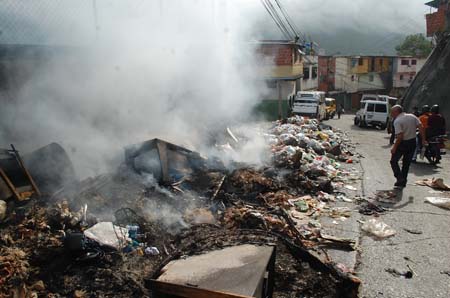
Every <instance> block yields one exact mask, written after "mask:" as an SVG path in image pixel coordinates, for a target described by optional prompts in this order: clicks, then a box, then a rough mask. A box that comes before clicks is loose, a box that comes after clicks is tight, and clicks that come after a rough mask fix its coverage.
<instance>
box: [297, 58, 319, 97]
mask: <svg viewBox="0 0 450 298" xmlns="http://www.w3.org/2000/svg"><path fill="white" fill-rule="evenodd" d="M305 68H309V78H308V79H302V83H301V90H302V91H306V90H317V88H319V57H318V56H305V57H304V58H303V69H305ZM313 68H315V69H316V77H315V78H313ZM303 75H305V73H303Z"/></svg>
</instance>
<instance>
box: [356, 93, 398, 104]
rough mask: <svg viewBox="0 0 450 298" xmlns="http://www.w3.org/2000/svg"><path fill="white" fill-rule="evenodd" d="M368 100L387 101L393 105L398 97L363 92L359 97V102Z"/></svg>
mask: <svg viewBox="0 0 450 298" xmlns="http://www.w3.org/2000/svg"><path fill="white" fill-rule="evenodd" d="M369 100H374V101H384V102H388V103H389V105H390V106H395V105H396V104H397V103H398V98H396V97H391V96H389V95H377V94H364V95H363V97H362V98H361V102H363V101H369Z"/></svg>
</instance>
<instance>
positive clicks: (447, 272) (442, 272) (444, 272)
mask: <svg viewBox="0 0 450 298" xmlns="http://www.w3.org/2000/svg"><path fill="white" fill-rule="evenodd" d="M441 274H444V275H448V276H450V270H444V271H441Z"/></svg>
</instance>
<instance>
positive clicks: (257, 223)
mask: <svg viewBox="0 0 450 298" xmlns="http://www.w3.org/2000/svg"><path fill="white" fill-rule="evenodd" d="M264 136H265V137H266V139H267V140H268V144H269V146H270V150H271V154H272V160H271V162H268V163H267V164H264V165H259V166H250V165H245V164H242V163H239V164H235V165H234V166H233V167H228V168H227V167H225V166H223V164H221V163H220V161H217V160H215V159H207V158H203V157H201V156H200V155H199V154H197V153H195V152H192V151H190V150H187V149H185V148H182V147H179V146H176V145H173V144H170V143H167V142H164V141H162V140H151V141H148V142H144V143H142V144H138V145H134V146H129V147H127V148H126V150H125V160H124V162H123V163H122V164H121V165H120V166H119V167H118V168H117V170H116V171H115V172H114V173H108V174H105V175H101V176H98V177H93V178H88V179H86V180H83V181H76V182H74V181H73V179H71V183H70V184H67V183H65V184H64V185H58V186H60V187H59V188H58V187H54V188H52V191H51V192H50V191H49V192H47V193H45V194H42V195H41V196H38V195H36V194H35V195H33V196H31V197H30V198H29V199H27V200H25V201H21V202H18V201H17V200H14V199H13V198H8V199H6V201H7V202H8V203H7V206H6V208H3V209H5V210H4V212H3V213H4V214H3V217H2V218H0V220H1V223H0V231H1V233H0V261H1V262H0V297H2V296H6V297H8V296H12V297H38V296H40V295H44V294H45V295H47V296H49V297H94V296H95V297H110V296H114V297H150V295H151V288H150V287H149V286H148V280H149V279H151V278H152V277H153V276H157V274H158V273H159V272H160V270H161V268H162V267H163V266H164V265H165V264H167V262H168V261H170V260H173V259H176V258H180V257H183V256H189V255H193V254H200V253H203V252H206V251H210V250H214V249H217V248H221V247H227V246H233V245H237V244H242V243H250V244H257V245H263V244H267V243H271V244H275V245H276V246H277V257H276V264H277V265H276V268H277V270H276V275H275V286H274V294H273V296H274V297H298V296H308V297H356V293H357V290H358V286H359V284H360V281H359V280H358V279H357V278H355V277H354V276H353V275H352V273H351V272H350V271H349V270H347V269H345V268H344V266H342V265H341V264H337V263H335V262H334V261H333V260H331V259H330V258H329V257H328V255H327V254H326V253H325V254H324V253H323V249H324V248H326V247H327V246H328V245H331V246H333V247H336V246H338V247H339V248H341V249H345V250H354V249H356V246H357V244H356V243H355V242H354V241H352V240H349V239H339V238H336V237H332V236H329V235H326V234H325V233H323V231H322V227H321V222H320V218H321V217H322V216H326V217H329V218H332V219H336V221H340V222H343V221H345V220H346V219H347V218H349V217H350V216H351V210H350V209H349V208H346V207H339V206H335V203H336V202H347V203H348V202H351V198H349V195H348V192H349V191H350V192H351V191H354V190H355V189H356V188H355V187H354V186H352V185H351V183H352V182H354V181H357V180H358V179H359V177H358V171H357V170H355V169H354V168H352V165H353V163H355V162H357V158H358V157H357V156H356V155H355V154H354V152H353V151H354V148H353V147H351V145H350V144H349V140H348V138H347V137H346V136H345V134H344V133H342V132H339V131H336V130H333V129H332V128H331V127H328V126H325V125H322V124H319V123H318V122H316V121H315V120H306V119H303V118H301V117H293V118H290V119H287V120H285V121H279V122H275V123H273V125H272V127H271V128H270V129H269V131H268V132H267V133H265V135H264ZM37 178H38V179H36V180H37V181H41V180H42V179H40V178H42V177H37ZM38 184H39V183H38ZM0 207H2V206H1V205H0Z"/></svg>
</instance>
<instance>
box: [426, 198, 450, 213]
mask: <svg viewBox="0 0 450 298" xmlns="http://www.w3.org/2000/svg"><path fill="white" fill-rule="evenodd" d="M425 201H426V202H427V203H430V204H432V205H434V206H438V207H441V208H444V209H449V210H450V198H433V197H429V198H425Z"/></svg>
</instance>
